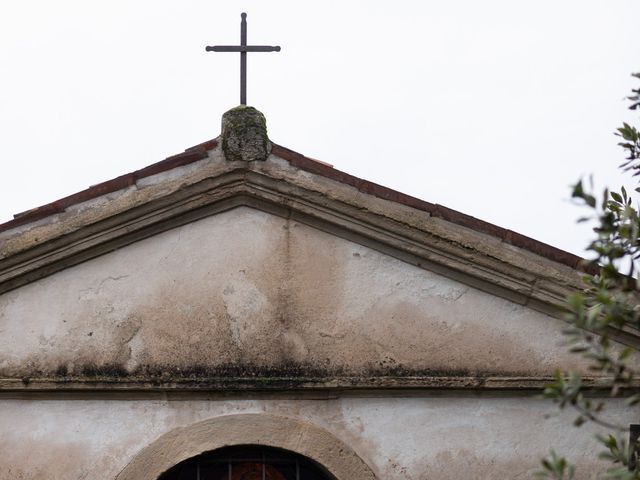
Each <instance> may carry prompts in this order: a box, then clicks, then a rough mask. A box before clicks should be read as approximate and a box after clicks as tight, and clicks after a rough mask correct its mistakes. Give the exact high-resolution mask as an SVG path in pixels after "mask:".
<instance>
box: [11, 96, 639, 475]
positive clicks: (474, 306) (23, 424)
mask: <svg viewBox="0 0 640 480" xmlns="http://www.w3.org/2000/svg"><path fill="white" fill-rule="evenodd" d="M579 264H580V259H579V258H577V257H575V256H573V255H571V254H568V253H566V252H563V251H560V250H558V249H555V248H553V247H550V246H548V245H544V244H541V243H539V242H536V241H534V240H532V239H529V238H527V237H524V236H521V235H519V234H517V233H515V232H511V231H508V230H505V229H502V228H500V227H497V226H494V225H491V224H488V223H486V222H482V221H480V220H477V219H475V218H472V217H469V216H466V215H464V214H461V213H459V212H455V211H453V210H450V209H447V208H446V207H442V206H440V205H435V204H430V203H428V202H424V201H421V200H418V199H416V198H413V197H409V196H407V195H404V194H402V193H399V192H396V191H393V190H390V189H387V188H385V187H382V186H379V185H375V184H373V183H370V182H367V181H364V180H361V179H358V178H355V177H352V176H350V175H348V174H345V173H343V172H340V171H339V170H336V169H334V168H333V167H331V166H329V165H327V164H324V163H322V162H318V161H315V160H312V159H310V158H307V157H304V156H303V155H300V154H298V153H295V152H292V151H291V150H288V149H286V148H284V147H281V146H279V145H275V144H272V143H271V142H270V140H269V139H268V137H267V136H266V127H265V123H264V118H263V117H262V115H261V114H259V112H257V111H255V110H254V109H252V108H251V107H239V108H238V109H234V110H232V111H230V112H228V113H227V114H225V118H224V120H223V132H222V135H221V136H220V137H218V138H217V139H215V140H211V141H209V142H205V143H203V144H201V145H198V146H196V147H193V148H191V149H188V150H186V151H185V152H184V153H182V154H179V155H176V156H174V157H170V158H168V159H166V160H164V161H162V162H159V163H157V164H154V165H151V166H149V167H147V168H145V169H142V170H139V171H136V172H132V173H130V174H126V175H123V176H121V177H118V178H116V179H114V180H111V181H109V182H105V183H103V184H100V185H96V186H94V187H91V188H90V189H88V190H85V191H83V192H79V193H77V194H74V195H72V196H70V197H67V198H64V199H61V200H59V201H57V202H53V203H52V204H49V205H45V206H43V207H40V208H37V209H34V210H31V211H28V212H25V213H23V214H19V215H16V217H15V218H14V220H12V221H10V222H7V223H5V224H4V225H0V432H1V434H0V451H2V452H3V453H2V455H1V456H0V479H7V480H9V479H12V480H14V479H42V480H44V479H47V480H53V479H56V480H58V479H59V480H63V479H65V480H67V479H109V480H158V479H165V480H171V479H182V480H187V479H189V480H205V479H212V480H230V479H236V480H240V479H244V480H252V479H256V480H257V479H268V478H271V479H277V480H285V479H286V480H290V479H291V480H293V479H296V480H300V479H303V480H304V479H306V480H314V479H333V480H356V479H358V480H360V479H362V480H365V479H367V480H373V479H377V480H408V479H410V480H422V479H430V480H431V479H433V480H445V479H460V478H467V479H496V478H500V479H502V478H504V479H515V478H531V473H532V471H534V470H535V469H536V468H537V466H538V464H539V458H540V457H541V456H544V455H546V454H547V453H548V451H549V448H550V447H553V448H555V449H556V450H557V451H559V452H561V453H562V454H564V455H566V456H567V457H569V458H570V459H571V460H573V461H575V462H576V463H578V465H579V467H580V470H579V472H578V473H579V474H580V475H582V477H581V478H590V477H589V475H590V474H591V472H592V471H593V470H594V469H596V468H597V466H596V465H594V464H593V462H595V461H596V460H595V455H593V453H592V452H593V450H594V448H595V447H596V445H595V442H593V441H591V440H590V439H589V435H585V434H584V431H580V432H576V431H575V429H573V428H572V427H571V426H570V422H571V419H572V414H571V413H567V414H563V415H560V416H556V417H552V418H547V414H548V413H551V412H553V408H552V406H551V405H550V404H549V403H547V402H545V401H544V400H542V399H540V398H539V394H540V391H541V389H542V388H543V386H544V385H545V383H548V382H549V381H550V379H551V376H552V375H553V373H554V371H555V370H556V369H557V368H562V369H567V368H574V369H577V370H581V369H582V370H583V371H584V373H585V374H586V375H587V376H586V381H587V382H591V383H593V384H594V385H597V383H598V381H599V379H597V378H591V377H589V376H588V372H587V371H586V370H584V365H583V364H582V363H581V361H580V360H579V359H578V358H576V356H574V355H570V354H568V353H567V352H566V350H565V348H564V347H562V345H561V341H560V340H561V336H560V331H561V330H562V328H563V326H564V323H563V321H562V320H561V315H560V313H559V312H560V306H561V305H562V302H563V299H564V298H565V296H566V295H567V294H568V293H570V292H572V291H575V290H576V289H578V288H580V275H581V273H580V271H579ZM619 340H620V341H621V342H623V343H624V342H626V341H628V340H630V339H626V338H624V337H621V338H619ZM610 407H611V411H612V414H613V415H614V416H615V417H616V419H617V420H619V421H620V422H622V423H630V422H631V421H632V420H633V419H631V418H627V416H628V413H627V411H626V410H625V408H624V406H623V404H622V403H620V404H616V403H611V405H610ZM582 428H583V429H589V428H591V427H589V426H585V427H582ZM594 431H595V430H594Z"/></svg>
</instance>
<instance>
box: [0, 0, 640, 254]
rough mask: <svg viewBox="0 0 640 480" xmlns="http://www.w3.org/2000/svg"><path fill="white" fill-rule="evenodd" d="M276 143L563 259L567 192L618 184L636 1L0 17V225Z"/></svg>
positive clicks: (147, 6) (112, 8) (4, 7)
mask: <svg viewBox="0 0 640 480" xmlns="http://www.w3.org/2000/svg"><path fill="white" fill-rule="evenodd" d="M242 11H246V12H247V13H248V23H249V29H248V38H249V43H252V44H270V45H280V46H282V51H281V52H280V53H257V54H249V66H248V72H249V81H248V103H249V104H250V105H253V106H255V107H256V108H258V109H259V110H261V111H262V112H263V113H264V114H265V115H266V117H267V125H268V128H269V133H270V137H271V138H272V140H274V141H275V142H276V143H279V144H281V145H284V146H286V147H289V148H291V149H293V150H296V151H299V152H301V153H303V154H305V155H308V156H310V157H313V158H317V159H319V160H323V161H326V162H329V163H332V164H333V165H334V166H335V167H336V168H338V169H341V170H344V171H346V172H349V173H351V174H354V175H356V176H359V177H362V178H366V179H368V180H372V181H375V182H377V183H381V184H383V185H385V186H388V187H391V188H394V189H397V190H401V191H403V192H405V193H409V194H411V195H415V196H417V197H420V198H422V199H424V200H428V201H430V202H433V203H440V204H442V205H445V206H448V207H450V208H454V209H457V210H460V211H462V212H464V213H467V214H470V215H473V216H476V217H478V218H481V219H483V220H486V221H489V222H492V223H495V224H498V225H500V226H503V227H506V228H510V229H512V230H515V231H517V232H520V233H523V234H525V235H528V236H531V237H534V238H536V239H538V240H541V241H544V242H547V243H550V244H552V245H555V246H558V247H560V248H563V249H566V250H569V251H572V252H574V253H578V254H581V252H582V250H583V247H584V246H585V244H586V242H587V239H588V238H589V231H588V230H587V229H586V228H585V227H579V226H577V225H575V219H576V218H577V217H578V216H580V215H581V213H582V212H581V211H580V210H579V209H578V208H577V207H575V206H574V205H572V204H571V203H570V202H569V201H568V197H569V185H570V184H571V183H572V182H574V181H575V180H576V179H577V178H578V177H579V176H581V175H588V174H591V173H593V174H595V177H596V180H597V181H598V182H599V183H600V184H610V185H618V184H619V183H620V182H621V181H622V177H620V176H619V175H618V174H617V171H616V166H617V165H618V163H619V162H620V161H621V160H622V159H623V152H622V151H621V150H620V149H619V147H617V146H616V141H617V140H616V138H615V137H614V136H613V135H612V132H613V131H614V129H615V128H616V127H617V126H618V125H619V124H620V123H621V122H622V120H627V121H636V120H635V117H634V115H632V112H629V111H627V109H626V107H627V104H626V103H625V102H624V101H623V98H624V97H625V95H627V94H628V93H629V91H630V89H631V88H632V87H634V86H635V85H636V83H634V81H633V79H632V78H631V77H630V74H631V72H633V71H640V55H639V53H640V29H639V28H638V18H640V1H638V0H606V1H605V0H597V1H596V0H592V1H589V0H553V1H552V0H546V1H540V0H538V1H535V2H534V1H528V2H523V1H514V0H504V1H495V0H489V1H477V0H464V1H463V0H458V1H446V2H445V1H415V2H409V1H404V2H403V1H395V2H390V1H389V0H384V1H377V0H376V1H373V0H368V1H345V0H343V1H327V0H324V1H322V2H320V1H317V2H302V1H265V0H255V1H219V0H217V1H216V0H207V1H204V0H182V1H176V0H174V1H166V0H153V1H151V0H145V1H129V0H127V1H125V0H115V1H114V0H110V1H96V0H92V1H87V0H78V1H72V0H57V1H55V2H52V1H50V0H23V1H19V2H18V1H15V0H14V1H10V0H0V161H1V162H2V163H1V165H2V170H1V175H0V221H6V220H8V219H10V218H11V215H12V214H13V213H17V212H20V211H23V210H27V209H30V208H33V207H36V206H38V205H41V204H44V203H48V202H50V201H53V200H55V199H57V198H59V197H62V196H65V195H68V194H71V193H74V192H76V191H79V190H82V189H84V188H86V187H88V186H89V185H92V184H95V183H99V182H101V181H104V180H108V179H110V178H113V177H115V176H118V175H121V174H123V173H126V172H129V171H132V170H135V169H138V168H141V167H143V166H145V165H148V164H150V163H154V162H156V161H159V160H162V159H163V158H165V157H167V156H169V155H172V154H175V153H179V152H181V151H183V150H184V149H185V148H187V147H190V146H192V145H195V144H197V143H200V142H202V141H205V140H208V139H210V138H214V137H216V136H217V135H218V134H219V131H220V117H221V115H222V113H223V112H225V111H226V110H228V109H229V108H232V107H234V106H235V105H237V104H238V103H239V100H238V98H239V93H238V90H239V80H238V77H239V58H238V57H239V55H238V54H230V53H205V51H204V47H205V46H206V45H214V44H236V43H237V42H238V41H239V35H240V34H239V29H240V27H239V23H240V13H241V12H242Z"/></svg>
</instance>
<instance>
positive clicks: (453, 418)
mask: <svg viewBox="0 0 640 480" xmlns="http://www.w3.org/2000/svg"><path fill="white" fill-rule="evenodd" d="M552 411H553V410H552V408H551V406H550V405H549V404H548V403H546V402H544V401H542V400H538V399H527V398H459V397H458V398H456V397H427V398H404V399H403V398H337V399H328V400H320V399H316V400H285V399H280V400H198V401H181V400H179V401H167V400H130V401H106V400H31V401H23V400H2V401H0V431H1V432H2V436H0V452H2V455H1V456H0V479H2V480H23V479H24V480H26V479H29V480H76V479H78V480H79V479H91V480H94V479H104V480H110V479H114V478H115V476H116V475H117V474H118V473H119V472H120V470H122V469H123V468H124V467H125V466H126V465H127V463H129V462H130V461H131V460H132V458H133V457H134V456H135V455H136V454H137V453H138V452H139V451H140V450H142V449H143V448H144V447H146V446H147V445H149V444H150V443H151V442H153V441H154V440H155V439H156V438H158V437H159V436H160V435H162V434H164V433H166V432H168V431H170V430H172V429H174V428H177V427H186V426H188V425H190V424H193V423H195V422H198V421H200V420H204V419H208V418H212V417H215V416H218V415H228V414H237V413H263V414H274V415H283V416H288V417H294V418H298V419H302V420H304V421H307V422H311V423H312V424H314V425H316V426H318V427H320V428H323V429H326V430H327V431H329V433H331V434H332V435H334V436H336V437H338V438H339V439H340V440H342V441H343V442H344V443H346V444H347V445H349V446H350V447H351V448H352V449H353V450H354V451H355V452H356V453H357V454H358V455H359V456H360V458H362V460H364V461H365V462H366V463H367V464H368V465H369V466H370V467H371V468H372V469H373V471H374V472H375V473H376V475H377V476H378V478H379V479H380V480H425V479H429V480H454V479H456V480H457V479H461V478H464V479H467V480H473V479H477V480H480V479H482V480H488V479H524V478H532V476H531V472H532V470H535V469H536V468H537V467H538V465H539V458H540V457H541V456H543V455H545V454H547V453H548V450H549V448H550V447H551V446H553V447H554V448H555V449H556V450H557V451H558V452H561V453H563V454H565V455H567V456H568V457H569V458H570V459H571V460H573V461H577V462H579V463H580V469H579V471H578V473H579V476H578V478H580V479H586V478H593V476H592V475H593V474H595V472H596V471H597V468H598V466H597V464H596V461H595V453H594V452H597V451H599V449H598V446H597V445H596V443H595V441H594V440H593V439H591V438H590V436H589V434H588V433H587V431H588V430H589V427H587V426H585V427H582V428H581V429H580V430H577V429H575V428H573V427H571V426H570V425H569V423H570V422H569V421H570V419H571V416H569V415H564V416H561V417H555V418H551V419H546V418H545V414H546V413H550V412H552ZM623 411H624V409H623V408H618V410H617V419H619V420H623V421H627V422H630V421H631V420H633V419H632V418H630V417H631V416H630V413H628V414H627V415H628V416H629V418H626V419H625V418H624V416H623V414H622V412H623ZM340 480H344V479H340ZM352 480H356V479H352Z"/></svg>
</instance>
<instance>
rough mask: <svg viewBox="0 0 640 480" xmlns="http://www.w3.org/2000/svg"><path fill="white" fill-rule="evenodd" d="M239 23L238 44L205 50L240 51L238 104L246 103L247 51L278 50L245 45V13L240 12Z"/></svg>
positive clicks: (263, 46)
mask: <svg viewBox="0 0 640 480" xmlns="http://www.w3.org/2000/svg"><path fill="white" fill-rule="evenodd" d="M240 16H241V17H242V22H241V23H240V45H216V46H214V47H207V48H206V51H207V52H240V105H246V104H247V52H279V51H280V47H277V46H276V47H270V46H266V45H247V14H246V13H242V14H241V15H240Z"/></svg>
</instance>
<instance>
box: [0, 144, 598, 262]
mask: <svg viewBox="0 0 640 480" xmlns="http://www.w3.org/2000/svg"><path fill="white" fill-rule="evenodd" d="M217 146H218V139H217V138H215V139H211V140H208V141H206V142H203V143H200V144H198V145H195V146H193V147H190V148H187V149H186V150H185V151H184V152H182V153H179V154H176V155H172V156H170V157H168V158H166V159H164V160H161V161H159V162H156V163H153V164H151V165H149V166H147V167H144V168H142V169H140V170H135V171H133V172H129V173H126V174H124V175H121V176H119V177H116V178H113V179H111V180H107V181H104V182H101V183H98V184H95V185H92V186H91V187H89V188H87V189H85V190H82V191H80V192H77V193H74V194H72V195H69V196H66V197H63V198H60V199H58V200H54V201H53V202H50V203H47V204H45V205H41V206H39V207H35V208H33V209H30V210H26V211H24V212H20V213H16V214H15V215H14V216H13V217H14V218H13V219H12V220H9V221H7V222H4V223H0V232H3V231H6V230H10V229H13V228H16V227H19V226H21V225H26V224H29V223H33V222H35V221H37V220H40V219H43V218H46V217H49V216H51V215H55V214H57V213H61V212H64V211H65V210H66V209H67V208H68V207H70V206H72V205H75V204H79V203H82V202H86V201H87V200H91V199H94V198H97V197H100V196H102V195H106V194H109V193H112V192H116V191H118V190H122V189H125V188H128V187H130V186H133V185H135V184H136V182H137V181H138V180H140V179H143V178H146V177H149V176H152V175H156V174H159V173H162V172H166V171H168V170H172V169H174V168H177V167H180V166H184V165H188V164H191V163H193V162H197V161H198V160H202V159H205V158H207V156H208V151H210V150H213V149H215V148H216V147H217ZM271 152H272V154H273V155H276V156H278V157H280V158H282V159H285V160H287V161H288V162H289V163H290V164H291V165H292V166H294V167H297V168H299V169H301V170H304V171H307V172H310V173H314V174H317V175H321V176H323V177H326V178H329V179H331V180H335V181H337V182H340V183H343V184H345V185H349V186H352V187H355V188H356V189H357V190H358V191H359V192H362V193H366V194H368V195H373V196H375V197H378V198H382V199H384V200H389V201H392V202H396V203H399V204H402V205H406V206H408V207H411V208H415V209H417V210H422V211H424V212H427V213H428V214H429V215H430V216H432V217H436V218H442V219H443V220H446V221H448V222H451V223H454V224H456V225H460V226H463V227H467V228H470V229H472V230H476V231H478V232H482V233H486V234H488V235H491V236H493V237H496V238H498V239H500V240H501V241H503V242H505V243H506V244H509V245H513V246H515V247H518V248H522V249H525V250H527V251H529V252H531V253H534V254H536V255H540V256H541V257H544V258H547V259H549V260H552V261H554V262H558V263H561V264H563V265H567V266H569V267H571V268H575V269H580V270H583V271H584V270H586V269H588V268H589V267H588V265H586V264H585V262H584V260H583V259H582V258H581V257H579V256H577V255H574V254H572V253H570V252H567V251H565V250H561V249H559V248H556V247H554V246H552V245H549V244H547V243H544V242H541V241H539V240H535V239H533V238H531V237H527V236H526V235H522V234H520V233H517V232H514V231H513V230H509V229H506V228H503V227H500V226H498V225H495V224H492V223H489V222H485V221H484V220H481V219H478V218H475V217H472V216H470V215H467V214H464V213H462V212H459V211H457V210H453V209H451V208H448V207H446V206H444V205H440V204H437V203H431V202H427V201H425V200H421V199H419V198H416V197H413V196H411V195H407V194H406V193H402V192H399V191H397V190H393V189H391V188H388V187H385V186H383V185H379V184H377V183H374V182H371V181H369V180H365V179H362V178H358V177H356V176H354V175H351V174H348V173H346V172H343V171H341V170H338V169H336V168H334V167H333V165H331V164H329V163H326V162H322V161H319V160H315V159H312V158H309V157H306V156H305V155H303V154H301V153H298V152H295V151H293V150H291V149H289V148H286V147H283V146H281V145H278V144H273V146H272V150H271Z"/></svg>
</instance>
